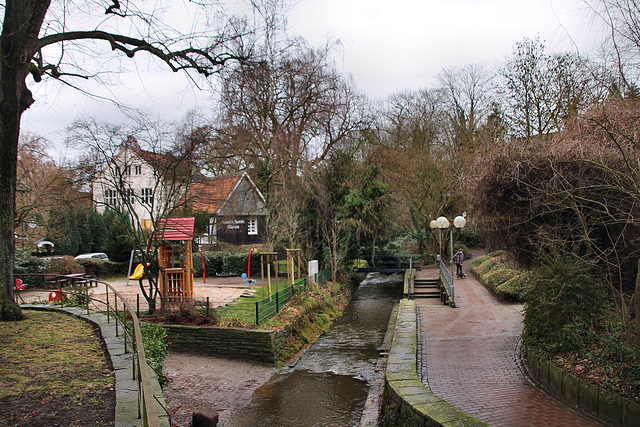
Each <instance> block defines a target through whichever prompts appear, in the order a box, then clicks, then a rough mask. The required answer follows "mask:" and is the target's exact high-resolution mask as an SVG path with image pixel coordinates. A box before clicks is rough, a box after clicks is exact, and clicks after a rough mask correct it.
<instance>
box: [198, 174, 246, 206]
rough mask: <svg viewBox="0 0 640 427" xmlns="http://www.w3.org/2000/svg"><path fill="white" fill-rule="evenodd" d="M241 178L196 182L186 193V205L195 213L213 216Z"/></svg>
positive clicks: (230, 177) (228, 177)
mask: <svg viewBox="0 0 640 427" xmlns="http://www.w3.org/2000/svg"><path fill="white" fill-rule="evenodd" d="M241 178H242V176H226V177H221V178H215V179H211V180H208V181H204V182H198V183H195V184H193V185H191V187H189V190H188V191H187V195H186V198H187V203H188V204H189V206H190V207H191V208H192V209H193V210H196V211H204V212H208V213H210V214H214V213H216V212H217V211H218V209H220V207H222V205H223V204H224V202H225V201H226V200H227V198H228V197H229V194H230V193H231V192H232V191H233V189H234V188H235V186H236V184H237V183H238V181H240V179H241Z"/></svg>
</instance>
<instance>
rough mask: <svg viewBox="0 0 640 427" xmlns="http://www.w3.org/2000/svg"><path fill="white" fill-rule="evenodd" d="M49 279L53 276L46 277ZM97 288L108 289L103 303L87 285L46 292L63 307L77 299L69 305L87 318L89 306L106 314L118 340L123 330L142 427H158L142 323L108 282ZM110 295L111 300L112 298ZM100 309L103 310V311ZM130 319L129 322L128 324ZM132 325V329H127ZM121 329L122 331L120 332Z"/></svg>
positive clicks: (101, 283)
mask: <svg viewBox="0 0 640 427" xmlns="http://www.w3.org/2000/svg"><path fill="white" fill-rule="evenodd" d="M27 276H31V277H41V276H43V275H40V274H38V275H36V274H22V275H16V277H27ZM47 276H50V275H47ZM93 282H94V283H97V284H98V286H104V287H105V294H104V301H103V300H101V299H99V298H95V297H93V296H92V295H91V294H90V293H89V289H90V288H89V287H88V286H86V285H77V286H75V287H73V288H69V289H64V290H63V288H62V287H61V286H60V287H57V288H54V289H46V290H47V291H50V292H52V293H57V295H56V296H57V297H58V300H57V301H58V302H59V303H60V306H61V307H64V304H65V302H66V300H67V298H68V296H69V295H71V296H73V297H74V298H75V299H76V303H77V304H67V305H74V306H78V305H79V306H81V307H83V308H86V310H87V314H90V311H91V308H90V305H93V307H94V308H95V309H96V311H98V312H101V313H105V314H106V315H107V322H108V323H110V322H111V319H112V318H113V319H115V321H116V324H115V326H116V328H115V329H116V336H117V337H119V336H120V330H122V332H123V333H124V352H125V353H129V349H128V343H127V340H128V341H129V343H130V344H131V345H132V347H133V348H132V351H133V357H132V361H133V370H132V371H133V379H134V380H137V381H136V384H137V388H138V418H140V419H141V420H142V425H143V426H149V427H157V426H159V425H160V419H159V417H158V410H157V408H156V404H155V397H154V395H153V389H152V386H151V375H150V374H149V369H150V367H149V365H147V358H146V355H145V352H144V345H143V343H142V333H141V331H140V322H139V321H138V317H137V316H136V313H135V311H134V310H133V309H132V308H131V307H130V306H129V304H127V301H126V299H125V298H123V297H122V295H120V294H119V293H118V291H116V290H115V289H114V288H113V287H112V286H111V285H109V284H108V283H105V282H98V281H95V280H93ZM110 292H111V294H112V297H111V298H110V297H109V293H110ZM118 300H120V301H121V302H120V308H119V307H118ZM100 308H104V310H101V309H100ZM128 318H129V322H128V321H127V320H128ZM128 323H130V325H128ZM118 325H120V326H121V328H118Z"/></svg>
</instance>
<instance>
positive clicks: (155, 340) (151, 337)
mask: <svg viewBox="0 0 640 427" xmlns="http://www.w3.org/2000/svg"><path fill="white" fill-rule="evenodd" d="M140 333H141V334H142V344H143V345H144V353H145V356H146V358H147V364H148V365H149V366H151V369H153V371H154V372H155V373H156V375H157V376H158V381H159V382H160V384H161V385H164V384H166V383H167V382H168V381H167V377H165V376H164V374H163V373H162V365H163V363H164V359H165V357H167V355H168V354H169V343H168V342H167V331H165V329H164V328H163V327H162V325H159V324H156V323H150V322H140Z"/></svg>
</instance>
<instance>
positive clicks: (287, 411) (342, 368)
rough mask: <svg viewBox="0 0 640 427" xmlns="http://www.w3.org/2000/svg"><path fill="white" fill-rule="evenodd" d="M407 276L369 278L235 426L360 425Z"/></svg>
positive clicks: (232, 422) (258, 393)
mask: <svg viewBox="0 0 640 427" xmlns="http://www.w3.org/2000/svg"><path fill="white" fill-rule="evenodd" d="M401 284H402V278H401V276H399V275H391V276H389V275H378V274H373V273H372V274H369V276H367V278H366V279H365V280H364V281H363V282H362V283H361V284H360V285H359V286H358V288H357V289H356V291H355V293H354V295H353V299H352V300H351V302H350V303H349V305H348V306H347V308H346V309H345V311H344V313H343V315H342V316H341V317H340V318H339V319H338V320H337V321H336V322H335V323H334V324H333V325H332V327H331V329H330V330H329V331H328V332H327V333H326V334H325V335H323V336H322V337H320V339H319V340H318V342H317V343H316V344H314V345H313V346H311V348H309V349H308V350H307V351H306V353H305V354H304V356H303V357H302V358H301V359H300V361H298V363H297V364H296V365H295V367H293V368H288V369H287V370H284V371H281V372H280V373H278V374H276V375H275V376H274V377H273V378H271V380H270V381H269V382H268V383H267V384H265V385H264V386H262V387H260V388H259V389H258V390H257V391H256V392H255V393H254V395H253V401H252V404H251V406H250V408H249V409H247V410H245V411H243V412H242V413H240V414H236V416H235V417H234V418H233V419H232V420H230V423H229V425H230V426H279V427H293V426H295V427H306V426H357V425H358V424H359V421H360V417H361V414H362V409H363V408H364V404H365V401H366V399H367V392H368V389H369V385H370V384H371V382H372V381H373V379H374V377H375V371H374V368H375V365H376V362H377V359H378V356H379V350H378V349H379V347H380V345H381V344H382V341H383V339H384V334H385V332H386V328H387V324H388V322H389V316H390V314H391V310H392V309H393V304H394V302H395V299H396V296H397V293H398V290H399V287H400V286H401Z"/></svg>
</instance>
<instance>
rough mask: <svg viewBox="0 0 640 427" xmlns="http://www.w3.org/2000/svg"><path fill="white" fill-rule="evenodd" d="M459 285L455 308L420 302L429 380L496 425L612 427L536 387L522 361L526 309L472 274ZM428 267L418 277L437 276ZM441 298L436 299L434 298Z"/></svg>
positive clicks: (439, 390)
mask: <svg viewBox="0 0 640 427" xmlns="http://www.w3.org/2000/svg"><path fill="white" fill-rule="evenodd" d="M469 269H470V262H469V261H465V263H464V270H465V273H466V274H467V278H465V279H460V280H456V282H455V291H456V308H450V307H447V306H442V305H439V304H437V303H435V302H434V301H433V300H428V299H416V300H415V303H416V306H417V307H418V311H419V316H420V326H421V335H422V344H423V345H422V360H421V367H420V369H422V374H423V378H422V380H423V382H424V383H425V385H427V386H428V387H429V388H430V389H431V390H432V391H433V392H434V393H435V394H437V395H438V396H439V397H441V398H442V399H444V400H446V401H447V402H449V403H450V404H452V405H454V406H456V407H457V408H459V409H461V410H463V411H465V412H466V413H468V414H469V415H472V416H474V417H476V418H478V419H479V420H481V421H484V422H486V423H487V424H490V425H491V426H496V427H498V426H524V425H526V426H553V425H558V426H559V425H561V426H596V425H607V424H605V423H604V422H602V421H599V420H597V419H596V418H594V417H591V416H590V415H588V414H586V413H584V412H582V411H581V410H580V409H578V408H577V407H575V406H574V405H572V404H570V403H568V402H566V401H564V400H563V399H562V398H560V397H557V396H555V395H551V394H547V393H545V391H543V390H541V389H540V388H538V387H537V386H536V385H535V384H534V383H532V382H531V381H530V380H529V379H528V377H527V376H526V374H525V372H524V367H523V366H522V361H521V360H520V359H519V353H520V352H519V348H518V345H519V341H520V333H521V332H522V317H523V316H522V305H520V304H504V303H501V302H499V301H498V300H497V299H496V298H495V297H494V296H493V295H492V294H491V293H490V292H489V291H488V290H487V289H486V288H485V287H484V286H483V285H481V284H480V283H479V282H477V281H476V280H475V279H474V278H473V276H472V275H471V274H470V272H469ZM437 274H438V272H437V270H435V269H433V270H423V271H421V272H419V274H418V277H424V278H428V277H437ZM435 301H438V300H435Z"/></svg>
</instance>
